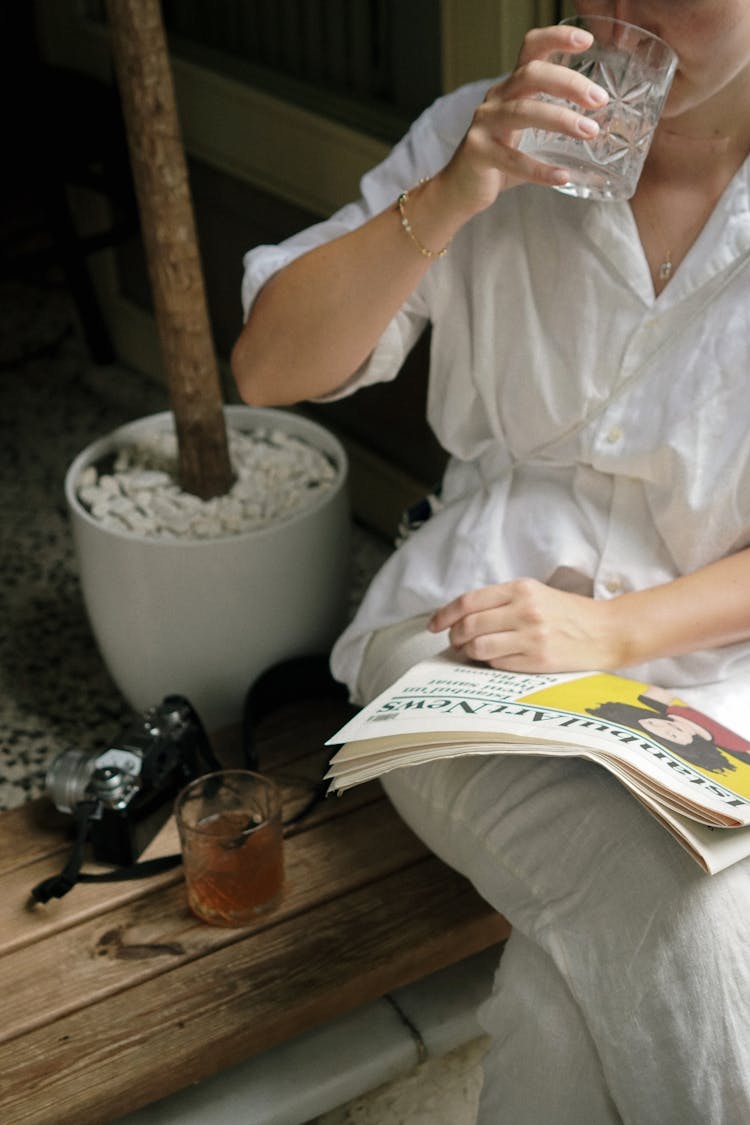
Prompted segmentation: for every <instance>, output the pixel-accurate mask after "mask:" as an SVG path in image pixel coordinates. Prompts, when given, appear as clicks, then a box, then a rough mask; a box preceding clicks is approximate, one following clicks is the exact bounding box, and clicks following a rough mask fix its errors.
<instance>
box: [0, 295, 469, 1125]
mask: <svg viewBox="0 0 750 1125" xmlns="http://www.w3.org/2000/svg"><path fill="white" fill-rule="evenodd" d="M166 406H167V402H166V396H165V392H164V390H163V389H162V388H161V387H160V386H159V385H157V384H156V383H155V382H154V381H153V380H151V379H149V378H147V377H145V376H142V375H139V374H137V373H135V372H132V371H127V370H124V369H122V368H120V367H96V366H94V365H93V364H92V363H91V362H90V360H89V359H88V357H87V353H86V350H85V347H84V346H83V344H82V342H81V340H80V337H79V334H78V331H77V328H76V322H75V315H74V312H73V309H72V307H71V304H70V301H69V298H68V295H67V293H66V292H65V290H64V289H63V288H62V287H60V286H59V285H56V284H54V283H50V284H48V285H44V286H41V285H31V284H24V283H20V282H9V281H6V282H0V622H2V626H1V628H0V809H8V808H13V807H15V806H18V805H20V804H22V803H23V802H24V801H26V800H29V799H31V798H33V797H37V796H39V795H40V794H41V793H42V792H43V790H44V779H45V774H46V770H47V767H48V765H49V763H50V762H51V760H52V759H53V758H54V757H55V756H56V755H57V754H58V753H59V752H60V751H61V750H66V749H70V748H74V747H75V748H79V749H83V750H85V751H88V752H92V753H93V752H96V751H98V750H100V749H102V748H103V747H104V746H105V745H106V744H107V743H108V741H109V740H111V739H112V738H113V737H114V736H115V735H116V734H117V733H118V731H120V730H121V729H122V726H123V724H124V722H125V721H126V720H127V718H128V717H129V715H130V709H129V708H128V706H127V704H126V703H125V702H124V700H123V699H122V698H121V696H120V695H119V693H118V691H117V689H116V688H115V686H114V685H113V684H112V682H111V681H110V679H109V676H108V675H107V672H106V670H105V668H104V666H103V664H102V662H101V659H100V657H99V655H98V653H97V651H96V648H95V646H94V643H93V640H92V637H91V634H90V631H89V627H88V624H87V621H86V617H85V613H84V608H83V603H82V600H81V595H80V590H79V585H78V577H77V572H76V565H75V559H74V555H73V548H72V540H71V536H70V531H69V526H68V518H67V513H66V508H65V501H64V495H63V480H64V476H65V471H66V468H67V466H68V464H69V463H70V461H71V460H72V459H73V457H74V456H75V455H76V454H77V453H78V452H79V451H80V449H82V448H83V447H84V446H85V445H86V444H88V443H89V442H90V441H91V440H93V439H94V438H95V437H98V436H99V435H101V434H102V433H105V432H107V431H108V430H109V429H112V428H113V427H115V426H117V425H120V424H121V423H122V422H125V421H128V420H130V419H131V418H135V417H138V416H140V415H142V414H149V413H152V412H154V411H157V410H162V409H165V408H166ZM387 552H388V545H387V544H384V543H383V542H382V541H381V540H380V539H379V538H378V537H376V536H372V535H370V534H368V533H367V532H364V531H362V530H361V529H355V534H354V557H353V579H352V589H351V595H350V598H351V604H352V606H354V605H355V604H356V602H357V600H358V598H359V597H360V596H361V593H362V591H363V590H364V587H365V585H366V583H367V581H368V580H369V578H370V577H371V575H372V574H373V573H374V571H375V569H376V568H377V567H378V566H379V565H380V563H381V562H382V561H383V559H384V558H385V556H386V554H387ZM483 1050H484V1044H483V1043H482V1042H481V1041H477V1042H476V1043H471V1044H469V1045H468V1046H466V1047H463V1048H461V1049H460V1050H458V1051H455V1052H453V1053H452V1054H451V1055H448V1056H446V1057H445V1058H443V1059H432V1060H430V1061H429V1062H427V1063H425V1064H423V1065H422V1066H420V1067H418V1068H417V1069H416V1070H415V1071H414V1072H413V1073H411V1074H409V1075H406V1076H404V1077H403V1078H401V1079H399V1080H397V1081H395V1082H393V1083H390V1084H388V1085H387V1086H384V1087H381V1088H380V1089H378V1090H375V1091H373V1092H372V1093H370V1094H368V1095H365V1096H363V1097H361V1098H358V1099H357V1100H356V1101H355V1102H352V1103H351V1104H349V1105H346V1106H342V1107H341V1108H339V1109H337V1110H334V1111H332V1112H331V1113H329V1114H326V1115H325V1116H323V1117H321V1118H319V1120H318V1122H317V1125H472V1123H473V1122H474V1120H475V1113H476V1103H477V1098H478V1093H479V1088H480V1085H481V1071H480V1067H479V1059H480V1057H481V1054H482V1053H483Z"/></svg>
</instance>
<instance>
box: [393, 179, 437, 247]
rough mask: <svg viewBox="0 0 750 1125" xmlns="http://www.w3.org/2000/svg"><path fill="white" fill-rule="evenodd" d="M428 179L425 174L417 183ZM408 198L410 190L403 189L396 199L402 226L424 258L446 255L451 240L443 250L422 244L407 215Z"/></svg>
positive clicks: (419, 184)
mask: <svg viewBox="0 0 750 1125" xmlns="http://www.w3.org/2000/svg"><path fill="white" fill-rule="evenodd" d="M428 180H429V176H425V177H424V179H421V180H420V181H419V183H418V184H417V187H421V186H422V184H426V183H427V182H428ZM408 198H409V192H408V191H402V192H401V195H400V196H399V197H398V199H397V201H396V207H397V208H398V213H399V215H400V216H401V226H402V227H403V228H404V230H405V231H406V233H407V234H408V236H409V238H410V239H411V240H412V242H413V243H414V245H415V246H416V248H417V250H418V251H419V253H420V254H421V255H422V256H423V257H424V258H444V257H445V255H446V254H447V253H448V246H450V242H449V243H448V244H447V245H446V246H444V247H443V249H442V250H428V249H427V247H426V246H423V245H422V243H421V242H420V241H419V239H418V238H417V236H416V234H415V233H414V231H413V230H412V225H411V223H410V222H409V220H408V219H407V217H406V211H405V207H406V201H407V200H408Z"/></svg>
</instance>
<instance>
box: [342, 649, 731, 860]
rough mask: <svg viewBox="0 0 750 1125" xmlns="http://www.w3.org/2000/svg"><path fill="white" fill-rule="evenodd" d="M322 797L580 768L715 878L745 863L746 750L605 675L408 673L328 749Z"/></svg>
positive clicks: (441, 667) (438, 668) (674, 701)
mask: <svg viewBox="0 0 750 1125" xmlns="http://www.w3.org/2000/svg"><path fill="white" fill-rule="evenodd" d="M340 743H343V744H344V745H342V746H341V748H340V749H339V750H338V751H337V752H336V753H335V754H334V756H333V757H332V759H331V762H330V767H329V770H328V773H327V777H328V778H329V780H330V790H332V791H334V792H343V791H344V790H346V789H348V788H350V787H351V786H353V785H359V784H360V783H362V782H365V781H369V780H371V779H372V778H375V777H378V776H379V775H381V774H383V773H387V772H388V771H389V770H392V769H397V768H399V767H402V766H411V765H417V764H419V763H421V762H431V761H435V760H436V759H439V758H453V757H457V756H459V755H463V754H533V755H545V756H549V755H555V756H561V757H564V756H571V757H578V758H586V759H588V760H590V761H592V762H596V763H598V764H599V765H601V766H603V767H604V768H605V769H607V770H609V772H610V773H612V774H613V775H614V776H615V777H616V778H617V779H618V780H619V781H620V782H621V783H622V784H623V785H625V786H626V787H627V789H629V790H630V792H631V793H632V794H633V796H634V797H635V798H636V799H637V800H639V801H640V802H641V803H642V804H643V805H644V807H645V808H647V809H648V811H649V812H650V813H651V814H652V815H653V816H655V817H656V819H657V820H658V821H659V822H660V823H661V824H662V825H663V826H664V828H666V829H667V831H669V832H671V834H672V835H673V836H674V837H675V838H676V839H677V840H678V841H679V842H680V843H681V844H682V846H683V847H684V848H686V849H687V851H688V852H689V853H690V854H691V855H692V856H693V858H694V859H695V860H696V862H698V863H699V864H700V865H701V867H702V868H703V869H704V871H706V872H708V873H709V874H714V873H715V872H717V871H721V870H722V869H723V868H725V867H728V866H729V865H730V864H732V863H735V862H736V861H737V860H739V859H742V858H744V856H746V855H750V742H748V741H746V740H745V739H743V738H742V737H740V736H739V735H738V734H736V733H735V732H733V731H730V730H729V729H728V728H726V727H724V726H722V725H721V724H720V723H717V722H715V721H714V720H712V719H711V718H710V717H709V716H708V715H706V714H704V713H703V712H701V711H696V710H695V709H693V708H691V707H690V706H689V705H688V704H686V703H685V702H683V701H681V700H680V699H679V698H677V697H674V696H672V695H671V694H669V693H667V692H665V691H664V690H663V689H661V688H656V687H654V686H653V685H650V684H646V683H642V682H639V681H637V680H631V679H627V678H626V677H623V676H617V675H613V674H610V673H605V672H585V673H572V674H565V675H548V674H544V673H542V674H535V675H527V674H524V673H517V672H504V671H498V670H495V669H492V668H487V667H484V666H480V665H475V664H471V663H467V662H465V661H463V660H461V659H460V658H458V657H456V656H455V654H452V653H449V652H445V653H442V654H440V655H439V656H437V657H435V658H433V659H431V660H425V661H422V662H421V663H419V664H417V665H415V666H414V667H413V668H411V669H410V670H409V671H408V672H407V673H406V674H405V675H403V676H402V677H401V678H400V679H399V680H397V681H396V683H394V684H393V685H392V686H391V687H390V688H388V689H387V690H386V691H384V692H383V693H382V694H381V695H379V696H378V697H377V698H376V699H374V700H373V701H372V703H370V704H368V706H367V707H365V708H363V709H362V711H360V712H359V714H357V715H356V716H355V717H354V718H353V719H351V720H350V721H349V722H348V723H346V725H345V726H343V727H342V728H341V730H339V731H338V732H337V733H336V734H335V735H334V736H333V737H332V738H330V739H329V740H328V743H327V745H337V744H340Z"/></svg>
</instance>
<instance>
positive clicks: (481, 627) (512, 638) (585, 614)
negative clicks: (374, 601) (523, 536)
mask: <svg viewBox="0 0 750 1125" xmlns="http://www.w3.org/2000/svg"><path fill="white" fill-rule="evenodd" d="M615 601H616V599H615ZM613 605H614V602H611V601H606V600H605V601H602V600H595V599H593V598H589V597H584V596H582V595H580V594H572V593H569V592H568V591H565V590H557V589H555V588H554V587H552V586H546V585H545V584H544V583H543V582H538V581H537V580H536V579H534V578H518V579H514V580H513V581H511V582H502V583H499V584H498V585H495V586H484V587H482V588H481V589H478V590H472V591H470V592H469V593H467V594H463V595H462V596H461V597H460V598H456V599H455V600H454V601H452V602H449V603H448V605H445V606H442V607H441V608H440V609H438V610H436V611H435V613H434V614H433V615H432V617H431V619H430V622H429V625H428V628H429V629H430V630H431V631H432V632H434V633H440V632H442V631H443V630H445V629H447V630H448V637H449V639H450V643H451V645H452V646H453V648H455V649H456V650H457V651H458V652H461V653H462V654H464V655H465V656H468V657H470V658H471V659H472V660H479V661H481V662H482V663H484V664H489V665H490V667H491V668H503V669H505V670H507V671H510V672H583V671H594V670H597V669H601V670H603V671H607V670H610V669H612V668H617V667H619V666H620V661H621V658H622V653H621V652H620V650H619V647H618V635H617V630H616V629H615V626H614V621H613V614H612V606H613Z"/></svg>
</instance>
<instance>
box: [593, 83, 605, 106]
mask: <svg viewBox="0 0 750 1125" xmlns="http://www.w3.org/2000/svg"><path fill="white" fill-rule="evenodd" d="M589 101H590V102H591V104H592V105H604V103H605V102H608V101H609V94H608V93H607V91H606V90H603V89H602V87H601V86H597V85H596V83H595V82H594V83H592V84H591V85H590V86H589Z"/></svg>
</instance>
